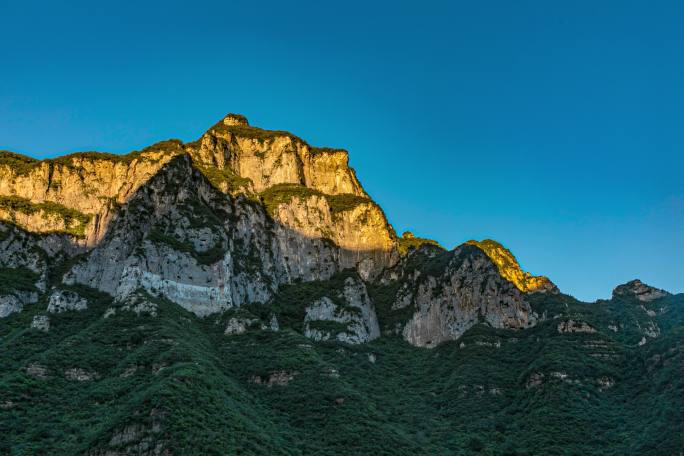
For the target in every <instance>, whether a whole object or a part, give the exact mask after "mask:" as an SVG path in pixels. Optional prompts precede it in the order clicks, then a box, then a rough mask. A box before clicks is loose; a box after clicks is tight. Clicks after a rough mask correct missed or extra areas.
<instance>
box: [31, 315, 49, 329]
mask: <svg viewBox="0 0 684 456" xmlns="http://www.w3.org/2000/svg"><path fill="white" fill-rule="evenodd" d="M31 328H33V329H37V330H38V331H43V332H48V331H50V317H48V316H47V315H36V316H35V317H33V320H32V321H31Z"/></svg>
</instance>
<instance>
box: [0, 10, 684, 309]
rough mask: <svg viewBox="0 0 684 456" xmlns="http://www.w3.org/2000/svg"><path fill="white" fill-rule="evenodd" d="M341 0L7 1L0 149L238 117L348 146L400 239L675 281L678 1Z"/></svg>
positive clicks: (89, 144)
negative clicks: (489, 246) (490, 243)
mask: <svg viewBox="0 0 684 456" xmlns="http://www.w3.org/2000/svg"><path fill="white" fill-rule="evenodd" d="M252 3H261V4H260V5H258V6H255V5H252ZM336 3H337V5H336V6H330V5H332V2H320V1H311V2H272V3H270V2H246V1H241V2H230V1H221V2H201V1H195V2H177V1H173V0H168V1H164V2H158V3H153V2H142V1H138V2H90V1H89V2H69V1H65V2H47V1H46V2H34V1H25V0H24V1H21V2H20V1H8V0H0V63H1V65H2V69H1V70H0V148H4V149H10V150H14V151H18V152H22V153H26V154H29V155H32V156H35V157H52V156H55V155H61V154H64V153H67V152H73V151H79V150H100V151H109V152H127V151H130V150H133V149H138V148H141V147H143V146H145V145H149V144H151V143H153V142H156V141H158V140H162V139H166V138H170V137H176V138H180V139H182V140H185V141H190V140H193V139H195V138H197V137H198V136H199V135H200V134H201V133H202V132H203V131H204V130H206V129H207V128H208V127H209V126H210V125H212V124H213V123H214V122H216V121H217V120H218V119H220V118H221V117H222V116H223V115H224V114H225V113H227V112H239V113H243V114H245V115H246V116H247V117H248V118H249V119H250V121H251V122H252V124H254V125H257V126H261V127H263V128H270V129H286V130H290V131H292V132H294V133H296V134H297V135H299V136H301V137H303V138H305V139H306V140H308V141H309V142H310V143H312V144H314V145H320V146H334V147H344V148H347V149H348V150H349V151H350V154H351V164H352V166H354V167H355V168H356V170H357V173H358V175H359V177H360V179H361V181H362V183H363V184H364V185H365V187H366V189H367V190H368V192H369V193H370V194H371V195H372V196H373V197H374V198H375V199H376V200H377V201H378V202H379V203H380V204H381V205H382V207H383V208H384V209H385V211H386V212H387V214H388V217H389V219H390V221H391V222H392V223H393V224H394V226H395V228H396V229H397V231H398V232H401V231H403V230H405V229H410V230H411V231H413V232H414V233H415V234H416V235H421V236H428V237H432V238H434V239H437V240H438V241H439V242H441V243H442V244H443V245H444V246H447V247H454V246H455V245H457V244H459V243H461V242H463V241H466V240H468V239H471V238H475V239H483V238H493V239H496V240H498V241H500V242H502V243H503V244H504V245H506V246H508V247H509V248H510V249H511V250H512V251H513V252H514V253H515V254H516V255H517V257H518V258H519V260H520V261H521V263H522V264H523V266H524V267H525V268H527V269H528V270H530V271H531V272H533V273H537V274H546V275H548V276H550V277H551V278H552V280H554V281H555V282H556V283H557V284H558V285H559V286H560V288H561V289H562V290H563V291H565V292H567V293H570V294H573V295H575V296H577V297H579V298H582V299H586V300H593V299H595V298H601V297H607V296H609V295H610V291H611V290H612V288H613V287H614V286H615V285H616V284H618V283H621V282H625V281H627V280H630V279H632V278H635V277H639V278H641V279H642V280H644V281H646V282H648V283H651V284H653V285H656V286H659V287H663V288H666V289H669V290H671V291H676V292H682V291H684V180H683V174H684V173H683V171H684V137H683V134H684V128H683V127H684V27H683V26H682V24H683V23H684V6H683V5H684V3H682V2H678V1H672V2H667V1H656V2H651V1H642V2H630V1H595V0H592V1H573V2H548V1H538V2H526V1H515V2H512V1H507V0H506V1H503V0H502V1H485V2H473V1H468V2H466V1H453V2H431V1H423V2H415V1H414V2H405V3H403V2H397V1H393V2H387V3H384V4H382V3H380V2H371V1H364V2H356V1H345V2H336Z"/></svg>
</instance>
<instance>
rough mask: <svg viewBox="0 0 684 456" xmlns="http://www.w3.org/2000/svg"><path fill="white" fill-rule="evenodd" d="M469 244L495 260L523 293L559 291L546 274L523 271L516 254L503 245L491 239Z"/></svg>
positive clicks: (498, 266) (505, 276)
mask: <svg viewBox="0 0 684 456" xmlns="http://www.w3.org/2000/svg"><path fill="white" fill-rule="evenodd" d="M467 244H470V245H474V246H476V247H478V248H480V249H481V250H482V251H483V252H484V253H486V254H487V256H488V257H489V258H490V259H491V260H492V261H493V262H494V264H495V265H496V267H497V268H498V269H499V273H500V274H501V275H502V276H503V277H504V278H506V279H507V280H509V281H510V282H511V283H513V285H515V286H516V287H517V288H518V290H520V291H522V292H523V293H532V292H538V293H554V294H556V293H558V292H559V291H558V287H556V285H554V284H553V282H551V280H549V278H548V277H545V276H533V275H532V274H530V273H529V272H526V271H523V270H522V268H521V267H520V264H518V260H516V258H515V256H513V254H512V253H511V251H510V250H508V249H507V248H505V247H504V246H503V245H501V244H499V243H498V242H496V241H492V240H491V239H485V240H484V241H468V242H467Z"/></svg>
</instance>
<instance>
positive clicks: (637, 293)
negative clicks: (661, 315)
mask: <svg viewBox="0 0 684 456" xmlns="http://www.w3.org/2000/svg"><path fill="white" fill-rule="evenodd" d="M666 296H670V293H668V292H667V291H665V290H661V289H659V288H655V287H651V286H649V285H646V284H645V283H643V282H642V281H641V280H639V279H635V280H632V281H631V282H627V283H625V284H622V285H619V286H617V287H615V289H614V290H613V298H619V297H633V298H636V299H638V300H639V301H644V302H649V301H653V300H655V299H659V298H664V297H666Z"/></svg>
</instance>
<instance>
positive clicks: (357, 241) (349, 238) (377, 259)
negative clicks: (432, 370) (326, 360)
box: [0, 114, 557, 347]
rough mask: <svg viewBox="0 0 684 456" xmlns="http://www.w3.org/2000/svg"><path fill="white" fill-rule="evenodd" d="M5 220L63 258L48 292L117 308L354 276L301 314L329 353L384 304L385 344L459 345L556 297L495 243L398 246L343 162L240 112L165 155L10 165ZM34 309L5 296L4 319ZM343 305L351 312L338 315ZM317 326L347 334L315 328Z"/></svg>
mask: <svg viewBox="0 0 684 456" xmlns="http://www.w3.org/2000/svg"><path fill="white" fill-rule="evenodd" d="M0 220H4V221H5V222H6V223H8V224H9V225H12V226H15V227H16V228H9V227H8V228H6V229H8V230H14V231H16V230H20V231H21V232H23V233H26V234H25V235H24V236H29V235H30V234H29V233H35V234H36V235H40V236H39V237H38V238H35V239H36V240H34V241H32V242H33V243H34V244H33V246H34V247H35V248H36V249H38V250H44V248H43V247H42V244H45V242H46V241H45V240H44V239H47V238H45V236H51V238H50V239H54V240H53V241H49V242H51V243H56V244H59V246H60V247H59V248H60V249H61V250H59V251H60V252H61V253H60V254H61V255H62V256H63V257H64V258H62V259H61V260H58V261H51V260H43V262H44V263H45V264H44V265H43V266H40V267H39V266H37V264H38V263H37V261H38V260H36V261H34V262H33V263H32V265H33V268H34V270H35V273H36V274H42V276H45V277H47V275H50V277H51V280H52V282H51V286H52V287H67V288H68V287H72V288H73V287H82V286H85V287H88V288H90V289H94V290H98V291H100V292H104V293H106V294H108V295H110V296H112V297H114V298H115V299H116V300H117V301H119V302H123V301H126V300H127V299H129V297H130V296H133V295H134V294H135V293H139V292H140V291H143V292H144V293H147V294H148V295H150V296H154V297H160V298H164V299H167V300H169V301H171V302H173V303H175V304H177V305H179V306H181V307H183V308H185V309H187V310H189V311H191V312H193V313H195V314H196V315H198V316H208V315H212V314H217V313H221V312H225V311H227V310H229V309H235V308H240V307H243V306H247V305H262V306H265V307H268V306H269V305H272V303H273V302H274V300H277V296H278V294H279V293H280V291H281V289H282V287H283V286H287V285H290V284H295V283H309V282H326V281H330V280H333V278H334V277H335V276H336V275H338V274H340V273H342V272H343V271H347V270H353V271H355V274H356V275H357V276H356V277H357V278H355V279H351V278H350V279H349V280H353V281H354V284H356V285H353V286H352V284H351V283H350V284H347V285H345V286H344V287H343V288H342V289H340V291H338V292H335V293H338V294H335V293H332V294H330V295H329V296H328V295H326V296H319V297H318V298H317V299H316V300H315V302H314V301H312V302H307V303H305V304H306V305H307V306H308V307H306V311H305V312H304V313H302V314H300V315H299V316H298V319H299V320H300V321H299V322H298V324H304V326H302V327H301V328H300V330H302V331H303V332H304V333H305V334H307V335H310V336H311V337H312V338H314V339H320V340H322V339H327V338H337V339H339V340H345V341H348V342H363V341H367V340H371V339H373V338H375V337H377V335H378V334H379V331H380V325H379V323H378V321H377V318H376V317H375V307H376V306H378V305H380V306H385V307H387V308H388V309H389V312H385V315H390V316H391V318H390V320H391V321H392V322H394V323H396V324H395V325H394V326H393V327H392V328H389V327H388V326H387V321H385V322H384V323H383V325H382V326H384V329H385V331H386V332H387V331H389V332H390V333H393V334H401V335H402V336H403V337H404V338H405V339H406V340H407V341H409V342H410V343H412V344H414V345H418V346H427V347H433V346H435V345H437V344H439V343H440V342H443V341H446V340H452V339H456V338H458V337H460V336H461V335H462V334H463V333H464V331H466V330H467V329H468V328H470V327H471V326H473V325H474V324H476V323H478V322H486V323H487V324H489V325H491V326H493V327H497V328H527V327H530V326H533V325H534V324H535V322H536V321H537V320H536V319H537V316H536V315H535V314H534V312H532V311H531V309H530V307H529V305H528V304H527V302H526V298H525V293H528V292H539V291H541V292H552V293H555V292H557V289H556V288H555V286H554V285H553V284H552V283H551V282H550V281H549V280H548V279H547V278H545V277H535V276H532V275H530V274H528V273H526V272H523V271H522V270H521V268H520V267H519V265H518V263H517V261H516V260H515V258H514V257H513V256H512V254H511V253H510V252H509V251H508V250H506V249H505V248H503V247H502V246H501V245H500V244H498V243H495V242H493V241H483V242H475V241H471V242H470V243H469V244H472V245H463V246H460V247H458V248H457V249H455V250H453V251H451V252H446V251H444V250H443V249H442V248H441V247H439V246H438V245H437V244H436V243H435V242H434V241H430V240H427V239H421V238H415V237H414V236H413V235H411V234H410V233H405V234H404V236H402V237H401V238H399V237H397V236H396V234H395V232H394V230H393V229H392V227H391V226H390V225H389V223H388V222H387V219H386V217H385V214H384V213H383V211H382V210H381V209H380V207H379V206H378V205H377V204H376V203H375V202H373V200H372V199H370V197H369V196H368V195H367V194H366V192H365V191H364V190H363V188H362V187H361V184H360V183H359V182H358V180H357V179H356V176H355V173H354V171H353V169H352V168H350V167H349V164H348V154H347V152H346V151H344V150H341V149H329V148H318V147H313V146H310V145H309V144H308V143H306V142H305V141H304V140H302V139H300V138H298V137H297V136H295V135H293V134H291V133H288V132H284V131H271V130H263V129H260V128H257V127H253V126H251V125H249V122H248V121H247V119H246V118H244V117H243V116H240V115H236V114H229V115H228V116H226V117H225V118H224V119H222V120H221V121H220V122H218V123H217V124H216V125H214V126H213V127H211V128H210V129H209V130H208V131H207V132H206V133H204V134H203V135H202V136H201V137H200V138H199V139H198V140H197V141H194V142H191V143H187V144H184V143H182V142H181V141H178V140H169V141H163V142H160V143H158V144H155V145H153V146H151V147H148V148H146V149H143V150H142V151H136V152H132V153H130V154H128V155H121V156H119V155H110V154H102V153H94V152H88V153H76V154H71V155H68V156H65V157H60V158H56V159H48V160H42V161H38V160H34V159H31V158H29V157H24V156H21V155H18V154H14V153H11V152H3V153H2V154H1V155H0ZM9 225H8V226H9ZM30 236H33V235H32V234H31V235H30ZM32 239H33V238H32ZM34 247H32V248H34ZM16 255H17V252H16V251H15V250H11V249H10V250H6V251H5V252H4V253H3V259H2V260H3V261H4V262H6V263H8V264H12V263H13V262H14V263H16V262H17V260H15V259H14V257H15V256H16ZM49 256H50V255H48V257H49ZM56 265H59V267H57V266H56ZM22 267H24V266H23V265H22ZM57 269H58V272H52V273H51V274H49V272H50V270H57ZM40 283H43V284H44V283H45V279H43V282H39V284H40ZM366 285H367V286H368V287H370V289H371V294H372V292H373V291H377V290H389V289H391V290H392V292H391V293H389V294H387V293H386V295H387V296H389V298H386V297H385V298H375V299H372V297H370V296H369V295H368V294H366V292H365V291H363V292H362V291H358V290H359V287H361V288H363V290H365V289H366ZM354 287H356V288H354ZM43 288H44V286H43ZM351 289H356V290H357V291H356V292H355V293H354V295H355V298H353V299H352V298H351V297H350V296H351V295H350V293H351V292H349V290H351ZM38 290H39V291H40V289H39V288H38ZM343 290H347V291H343ZM66 291H68V290H66ZM59 293H62V292H59ZM52 295H54V293H53V294H52ZM67 295H68V294H67ZM36 296H37V295H34V294H28V295H26V294H24V295H21V294H18V293H14V294H12V295H11V296H10V295H7V297H5V298H4V299H5V301H6V302H5V303H4V304H3V308H4V309H5V310H4V311H3V313H4V314H8V313H9V312H10V311H18V310H20V307H21V302H29V301H31V300H34V301H35V299H37V297H36ZM59 296H65V295H64V293H62V294H60V295H59ZM341 297H344V299H346V300H347V301H348V302H347V304H346V305H343V306H342V308H344V309H347V310H341V309H342V308H338V307H339V306H336V305H333V304H334V303H335V299H342V298H341ZM55 299H57V298H55ZM75 299H78V298H75ZM344 299H343V300H344ZM383 299H384V301H383ZM388 300H389V301H388ZM374 301H375V302H374ZM379 301H382V304H378V302H379ZM60 302H61V301H60ZM78 302H81V301H78ZM351 303H354V304H351ZM53 307H54V306H53ZM60 308H65V309H68V308H69V307H68V306H66V307H65V306H62V307H60ZM349 309H352V310H351V311H350V310H349ZM353 309H357V310H353ZM350 312H351V313H350ZM397 315H401V316H402V317H401V318H399V317H397ZM322 320H326V321H328V323H326V325H327V327H328V328H332V327H333V326H334V325H333V326H331V325H332V324H333V323H335V324H337V325H338V326H339V325H342V324H346V325H348V326H349V327H353V329H349V330H347V331H346V332H337V333H335V332H330V331H321V330H315V329H312V328H313V326H316V325H318V326H320V324H319V323H316V324H314V323H315V322H317V321H322ZM395 320H396V321H395ZM312 325H313V326H312ZM345 334H346V335H345Z"/></svg>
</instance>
